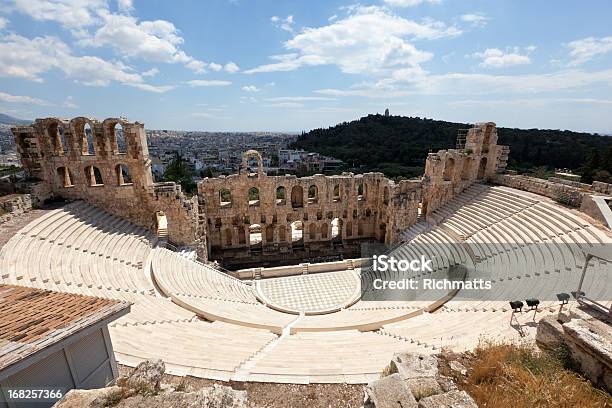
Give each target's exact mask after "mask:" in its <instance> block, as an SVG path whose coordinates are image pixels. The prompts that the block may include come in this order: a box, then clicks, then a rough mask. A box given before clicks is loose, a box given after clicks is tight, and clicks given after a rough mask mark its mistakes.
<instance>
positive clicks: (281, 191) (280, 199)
mask: <svg viewBox="0 0 612 408" xmlns="http://www.w3.org/2000/svg"><path fill="white" fill-rule="evenodd" d="M285 197H286V196H285V187H283V186H280V187H277V188H276V205H285V202H286V198H285Z"/></svg>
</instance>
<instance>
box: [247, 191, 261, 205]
mask: <svg viewBox="0 0 612 408" xmlns="http://www.w3.org/2000/svg"><path fill="white" fill-rule="evenodd" d="M249 205H250V206H258V205H259V189H258V188H257V187H251V188H250V189H249Z"/></svg>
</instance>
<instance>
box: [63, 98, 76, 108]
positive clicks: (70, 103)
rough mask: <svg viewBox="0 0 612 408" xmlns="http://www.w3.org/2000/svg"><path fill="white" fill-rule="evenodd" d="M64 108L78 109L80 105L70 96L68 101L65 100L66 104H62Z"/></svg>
mask: <svg viewBox="0 0 612 408" xmlns="http://www.w3.org/2000/svg"><path fill="white" fill-rule="evenodd" d="M62 106H63V107H64V108H69V109H76V108H78V105H77V104H76V103H75V102H74V98H73V97H72V96H70V95H68V96H67V97H66V99H65V100H64V103H62Z"/></svg>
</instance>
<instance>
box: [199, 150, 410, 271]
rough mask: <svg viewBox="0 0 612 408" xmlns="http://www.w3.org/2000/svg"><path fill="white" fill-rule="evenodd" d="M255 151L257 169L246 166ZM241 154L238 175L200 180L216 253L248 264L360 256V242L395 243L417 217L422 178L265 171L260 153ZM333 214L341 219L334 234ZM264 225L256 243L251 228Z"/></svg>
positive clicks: (229, 260)
mask: <svg viewBox="0 0 612 408" xmlns="http://www.w3.org/2000/svg"><path fill="white" fill-rule="evenodd" d="M251 156H255V157H256V158H257V161H258V163H259V164H260V165H259V166H258V167H257V169H256V171H254V172H251V171H250V169H249V168H248V165H247V162H248V158H249V157H251ZM244 157H245V159H244V163H243V170H242V172H241V174H236V175H231V176H227V177H220V178H211V179H208V178H207V179H204V180H202V181H201V182H200V183H198V195H199V198H200V203H203V206H204V208H203V213H205V214H206V217H207V220H206V223H207V228H208V234H207V235H208V242H209V249H210V256H211V258H212V259H218V260H221V261H225V263H226V264H230V263H231V264H232V265H233V266H237V265H240V266H246V265H249V263H253V264H255V263H260V262H269V263H270V264H273V263H279V262H280V263H282V262H285V263H289V262H291V261H295V260H303V259H313V258H320V257H325V256H336V255H338V253H341V254H343V255H344V256H345V257H356V256H359V249H360V247H359V244H360V243H361V242H363V241H372V240H376V241H379V242H384V243H388V244H390V243H392V242H394V241H396V240H397V238H398V236H399V232H400V231H402V230H403V229H405V228H406V227H407V226H410V225H412V224H413V223H414V222H416V219H417V208H418V203H419V201H420V185H419V184H418V183H413V182H412V183H411V182H401V183H398V184H395V183H394V182H393V181H391V180H389V179H387V178H385V177H384V176H383V174H382V173H366V174H360V175H354V174H352V173H344V174H342V175H340V176H324V175H320V174H319V175H314V176H312V177H303V178H298V177H296V176H290V175H286V176H267V175H266V174H265V173H264V172H263V168H262V167H261V157H260V156H259V154H258V153H257V152H254V151H250V152H247V153H245V156H244ZM255 191H256V192H257V193H255ZM249 192H251V194H249ZM257 197H258V199H257ZM333 220H337V221H335V222H337V223H338V234H337V236H334V234H333V232H334V231H333V229H332V221H333ZM296 223H297V224H299V223H301V231H302V234H301V238H299V239H292V233H291V231H292V224H293V225H294V226H295V225H296ZM298 228H299V227H298ZM259 230H261V243H251V242H250V241H251V237H250V231H259ZM298 234H299V233H298Z"/></svg>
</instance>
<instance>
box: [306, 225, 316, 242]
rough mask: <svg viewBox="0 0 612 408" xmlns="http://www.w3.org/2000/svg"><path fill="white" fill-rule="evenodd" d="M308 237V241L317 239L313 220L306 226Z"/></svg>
mask: <svg viewBox="0 0 612 408" xmlns="http://www.w3.org/2000/svg"><path fill="white" fill-rule="evenodd" d="M308 239H309V240H310V241H314V240H316V239H317V224H315V223H314V222H312V223H310V225H309V226H308Z"/></svg>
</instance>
